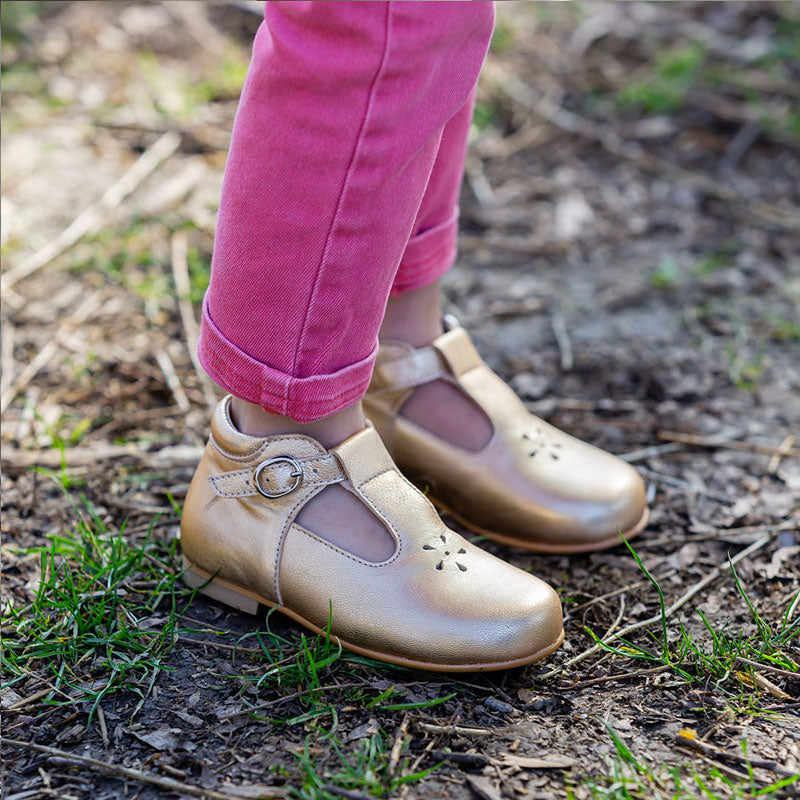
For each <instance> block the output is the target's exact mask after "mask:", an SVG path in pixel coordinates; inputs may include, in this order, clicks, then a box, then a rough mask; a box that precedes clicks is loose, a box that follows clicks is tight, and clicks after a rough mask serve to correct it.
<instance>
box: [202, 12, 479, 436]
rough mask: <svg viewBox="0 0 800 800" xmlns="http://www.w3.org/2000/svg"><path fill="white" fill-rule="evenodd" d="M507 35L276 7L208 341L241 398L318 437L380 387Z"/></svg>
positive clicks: (233, 181) (220, 246)
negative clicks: (416, 258)
mask: <svg viewBox="0 0 800 800" xmlns="http://www.w3.org/2000/svg"><path fill="white" fill-rule="evenodd" d="M492 22H493V9H492V6H491V4H490V3H475V2H471V3H451V2H441V3H431V2H426V3H407V2H400V3H380V2H362V3H294V2H290V3H281V2H271V3H268V4H267V6H266V21H265V24H264V25H262V27H261V29H260V30H259V32H258V35H257V37H256V41H255V45H254V51H253V60H252V63H251V66H250V70H249V73H248V77H247V81H246V83H245V87H244V91H243V93H242V99H241V103H240V107H239V111H238V114H237V119H236V124H235V127H234V132H233V138H232V142H231V149H230V154H229V159H228V166H227V169H226V175H225V184H224V188H223V196H222V201H221V206H220V215H219V224H218V229H217V237H216V243H215V251H214V259H213V266H212V275H211V285H210V287H209V290H208V293H207V295H206V299H205V304H204V315H203V329H202V335H201V341H200V357H201V360H202V362H203V364H204V366H205V367H206V369H207V370H208V372H209V373H210V374H211V376H212V377H213V378H214V379H215V380H216V381H217V382H218V383H220V384H221V385H222V386H223V387H225V388H226V389H228V390H229V391H230V392H231V393H232V394H234V395H235V396H236V397H238V398H240V399H242V400H245V401H248V402H249V403H251V404H253V405H255V406H258V407H260V408H261V409H264V410H265V411H267V412H270V413H272V414H274V415H281V416H285V417H290V418H291V419H292V420H294V421H295V422H299V423H306V422H311V421H314V420H319V419H321V418H324V417H328V416H330V415H331V414H334V413H335V412H339V411H341V410H342V409H345V408H347V407H348V406H351V405H353V404H354V403H356V402H357V401H358V400H359V398H360V397H361V395H362V394H363V392H364V391H365V390H366V388H367V385H368V383H369V379H370V374H371V370H372V366H373V363H374V359H375V356H376V350H377V348H376V340H377V332H378V328H379V326H380V323H381V319H382V317H383V313H384V308H385V303H386V299H387V297H388V295H389V291H390V288H391V286H392V281H393V278H394V276H395V273H396V272H397V268H398V264H399V263H400V260H401V257H402V255H403V252H404V250H405V248H406V244H407V242H408V240H409V237H410V236H411V234H412V232H413V231H414V226H415V220H416V219H417V212H418V209H419V208H420V203H421V201H422V198H423V194H424V192H425V187H426V186H427V184H428V179H429V177H430V174H431V169H432V168H433V166H434V162H435V159H436V154H437V152H438V151H439V146H440V139H441V137H442V129H443V127H444V126H445V124H446V123H447V122H448V121H449V120H450V119H451V118H452V117H453V116H454V115H455V114H456V113H457V112H458V111H459V109H461V108H463V107H464V105H465V103H466V102H467V100H468V98H469V97H470V95H471V93H472V91H473V87H474V84H475V81H476V79H477V75H478V71H479V69H480V66H481V63H482V61H483V58H484V55H485V52H486V49H487V46H488V40H489V36H490V34H491V28H492ZM423 235H424V234H423Z"/></svg>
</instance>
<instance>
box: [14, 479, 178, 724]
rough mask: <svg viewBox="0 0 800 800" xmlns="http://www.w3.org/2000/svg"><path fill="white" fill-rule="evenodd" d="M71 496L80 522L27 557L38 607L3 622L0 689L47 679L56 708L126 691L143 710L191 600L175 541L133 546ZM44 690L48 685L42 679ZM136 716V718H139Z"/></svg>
mask: <svg viewBox="0 0 800 800" xmlns="http://www.w3.org/2000/svg"><path fill="white" fill-rule="evenodd" d="M65 494H67V497H68V498H69V501H70V504H71V505H72V509H73V512H74V513H75V516H76V518H77V522H76V523H75V524H74V526H73V528H72V529H71V530H69V531H65V532H63V533H59V534H55V535H51V536H49V537H48V538H49V543H48V544H46V545H43V546H41V547H35V548H31V549H29V550H26V551H25V552H26V553H38V554H39V555H40V558H41V578H40V581H39V586H38V589H37V591H36V595H35V597H34V598H33V600H32V601H31V602H30V603H28V604H26V605H23V606H19V607H15V606H14V605H13V601H11V602H10V603H9V606H8V608H7V610H6V612H5V613H4V615H3V619H2V623H3V634H4V635H3V643H2V645H3V647H2V655H1V658H2V666H3V674H4V676H5V677H8V678H10V680H8V681H7V682H5V683H4V684H3V685H4V686H12V685H14V684H16V683H17V682H19V681H21V680H23V679H25V678H28V677H30V676H32V675H36V676H42V675H44V676H46V680H47V681H49V683H48V684H47V685H49V686H50V687H51V689H52V691H51V692H50V693H49V694H48V695H47V697H46V698H45V702H46V703H49V704H52V705H77V704H84V703H87V702H88V703H90V710H89V723H91V720H92V717H93V716H94V713H95V711H96V709H97V707H98V705H99V704H100V703H101V702H102V701H103V700H104V699H106V698H108V697H109V696H110V695H112V694H113V693H115V692H117V691H120V690H122V689H125V690H127V691H131V692H133V693H134V694H136V695H138V696H139V698H140V700H139V703H138V705H137V708H136V711H138V708H139V707H141V705H142V703H143V702H144V700H145V698H146V697H147V695H148V694H149V692H150V690H151V689H152V686H153V683H154V681H155V679H156V677H157V675H158V672H159V670H161V669H163V668H164V659H165V657H166V656H167V654H168V653H169V652H170V650H171V649H172V647H173V645H174V643H175V639H176V635H177V624H178V605H179V604H181V605H182V606H185V605H187V603H188V602H189V601H190V600H191V596H192V595H191V593H190V592H189V591H188V590H187V589H184V588H183V587H182V584H180V583H178V578H179V575H180V571H179V569H178V568H177V554H176V542H175V541H173V542H172V543H170V544H165V543H162V542H159V541H156V540H155V539H154V537H153V536H152V530H153V529H152V526H151V528H150V531H149V532H148V534H147V536H146V537H145V538H144V539H143V540H142V541H139V542H132V541H129V539H128V538H127V537H126V535H125V524H124V523H123V524H122V525H121V526H120V528H119V530H116V531H115V530H111V529H109V527H108V526H107V525H106V524H105V523H104V522H103V520H102V519H101V518H100V517H99V516H98V514H97V513H96V512H95V510H94V508H93V507H92V505H91V503H90V502H89V501H88V500H87V499H86V498H85V497H84V496H83V495H81V496H80V502H81V505H78V504H77V503H76V502H75V501H74V500H73V499H72V497H70V495H69V494H68V493H67V492H65ZM43 683H44V680H43ZM134 713H136V712H135V711H134Z"/></svg>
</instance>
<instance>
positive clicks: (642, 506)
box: [364, 326, 649, 553]
mask: <svg viewBox="0 0 800 800" xmlns="http://www.w3.org/2000/svg"><path fill="white" fill-rule="evenodd" d="M437 379H438V380H444V381H447V382H449V383H451V384H453V385H455V386H456V387H458V388H459V389H460V390H461V391H463V392H464V393H465V394H466V395H467V396H468V397H469V398H471V399H472V400H473V401H474V402H475V403H477V405H478V406H479V407H480V408H481V409H482V410H483V412H484V413H485V414H486V415H487V417H488V419H489V421H490V423H491V425H492V428H493V432H492V436H491V439H490V440H489V442H488V444H487V445H486V446H485V447H484V448H482V449H481V450H478V451H472V450H467V449H465V448H462V447H458V446H456V445H454V444H451V443H450V442H448V441H446V440H444V439H442V438H440V437H439V436H437V435H436V434H435V433H432V432H430V431H428V430H426V429H425V428H423V427H421V426H420V425H417V424H415V423H413V422H411V421H410V420H408V419H406V418H405V417H403V416H402V413H401V411H402V407H403V404H404V403H405V402H406V400H407V399H408V398H409V397H411V395H412V394H413V392H414V389H415V388H416V387H417V386H420V385H422V384H424V383H427V382H429V381H432V380H437ZM364 411H365V413H366V415H367V417H368V418H369V419H370V420H371V421H372V423H373V425H374V426H375V428H376V429H377V430H378V432H379V433H380V435H381V438H382V439H383V441H384V443H385V444H386V446H387V448H388V449H389V452H390V453H391V455H392V457H393V458H394V460H395V463H396V464H397V465H398V467H399V468H400V469H401V470H402V471H403V473H404V474H405V475H406V476H407V477H408V478H410V479H411V480H412V481H413V482H414V483H416V484H417V485H418V486H420V487H423V488H426V487H427V489H428V497H429V498H430V499H431V500H432V501H433V503H434V504H435V505H436V506H438V507H439V508H441V509H443V510H445V511H447V512H448V513H449V514H450V515H451V516H453V517H454V518H455V519H457V520H458V521H459V522H461V523H463V524H464V525H465V526H467V527H468V528H471V529H472V530H474V531H476V532H477V533H480V534H483V535H485V536H488V537H490V538H492V539H496V540H497V541H499V542H502V543H503V544H507V545H512V546H514V547H519V548H522V549H525V550H534V551H538V552H544V553H580V552H584V551H589V550H598V549H602V548H604V547H612V546H614V545H617V544H620V542H621V540H620V537H619V533H618V531H621V532H622V533H623V534H624V535H625V537H626V538H631V537H633V536H635V535H636V534H637V533H639V532H640V531H641V530H642V529H643V528H644V527H645V525H646V524H647V520H648V516H649V512H648V509H647V504H646V500H645V488H644V483H643V481H642V479H641V478H640V477H639V475H638V473H637V472H636V471H635V470H634V469H633V468H632V467H631V466H630V465H629V464H626V463H625V462H624V461H622V460H620V459H619V458H617V457H616V456H613V455H611V454H610V453H606V452H604V451H602V450H599V449H598V448H596V447H593V446H591V445H589V444H586V443H585V442H581V441H580V440H578V439H575V438H574V437H572V436H569V435H568V434H566V433H564V432H562V431H560V430H558V429H557V428H554V427H553V426H552V425H549V424H547V423H546V422H544V421H543V420H541V419H539V418H538V417H535V416H533V415H532V414H531V413H530V412H529V411H528V410H527V409H526V408H525V405H524V404H523V403H522V401H521V400H520V399H519V398H518V397H517V396H516V395H515V394H514V392H513V391H512V390H511V389H510V388H509V387H508V386H507V385H506V384H505V383H504V382H503V381H502V380H501V379H500V378H499V377H498V376H497V375H495V373H494V372H492V371H491V370H490V369H489V367H487V366H486V364H485V363H484V362H483V360H482V359H481V357H480V356H479V355H478V353H477V352H476V350H475V348H474V347H473V345H472V342H471V341H470V338H469V335H468V334H467V332H466V331H465V330H464V329H463V328H461V327H457V326H456V327H451V329H450V330H448V331H447V332H446V333H444V334H442V335H441V336H440V337H438V338H437V339H436V340H435V341H434V342H433V343H432V344H431V345H429V346H428V347H423V348H419V349H415V348H413V347H412V346H411V345H408V344H405V343H404V342H397V341H384V342H382V343H381V346H380V351H379V355H378V360H377V363H376V366H375V371H374V373H373V377H372V382H371V384H370V388H369V391H368V393H367V396H366V397H365V398H364Z"/></svg>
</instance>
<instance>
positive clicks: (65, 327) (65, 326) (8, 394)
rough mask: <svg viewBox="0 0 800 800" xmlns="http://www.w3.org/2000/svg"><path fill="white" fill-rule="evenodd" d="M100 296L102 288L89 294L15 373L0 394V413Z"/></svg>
mask: <svg viewBox="0 0 800 800" xmlns="http://www.w3.org/2000/svg"><path fill="white" fill-rule="evenodd" d="M102 297H103V291H102V289H101V290H98V291H96V292H95V293H94V294H91V295H89V297H87V298H86V299H85V300H84V301H83V302H82V303H81V304H80V305H79V306H78V307H77V308H76V309H75V311H74V312H73V313H72V314H70V315H69V316H68V317H67V318H66V319H65V320H64V321H63V322H62V323H61V325H60V327H59V328H58V330H57V331H56V332H55V334H54V335H53V338H52V339H51V340H50V341H49V342H48V343H47V344H46V345H45V346H44V347H43V348H42V349H41V350H40V351H39V352H38V353H37V354H36V356H35V357H34V358H33V360H32V361H31V362H30V363H29V364H28V365H27V366H26V367H25V369H24V370H22V372H20V374H19V375H17V377H16V378H15V379H14V381H12V383H11V385H10V386H9V387H8V389H6V391H5V392H3V394H2V396H0V413H2V412H4V411H5V410H6V409H7V408H8V407H9V406H10V405H11V403H12V402H14V398H15V397H16V396H17V395H18V394H19V393H20V392H21V391H22V390H23V389H24V388H25V387H26V386H27V385H28V384H29V383H30V381H31V380H33V378H34V377H35V376H36V374H37V373H38V372H39V370H40V369H42V368H43V367H45V366H46V365H47V364H48V363H49V362H50V360H51V359H52V358H53V356H55V354H56V353H57V352H58V349H59V347H60V343H59V339H60V338H61V337H62V336H65V335H66V334H69V333H70V332H72V331H73V330H75V328H77V327H78V326H79V325H81V324H83V323H84V322H85V321H86V319H88V317H89V316H91V315H92V314H93V313H94V312H95V311H96V310H97V309H98V308H99V307H100V302H101V300H102Z"/></svg>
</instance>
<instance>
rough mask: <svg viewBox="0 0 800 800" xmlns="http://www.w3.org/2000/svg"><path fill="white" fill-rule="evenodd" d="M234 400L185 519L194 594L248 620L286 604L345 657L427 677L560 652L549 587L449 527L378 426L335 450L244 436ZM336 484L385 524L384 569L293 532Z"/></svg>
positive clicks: (217, 422)
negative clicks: (390, 549) (424, 672)
mask: <svg viewBox="0 0 800 800" xmlns="http://www.w3.org/2000/svg"><path fill="white" fill-rule="evenodd" d="M229 399H230V398H229V397H228V398H225V399H224V400H223V401H222V402H221V403H220V405H219V406H218V408H217V409H216V411H215V413H214V415H213V419H212V425H211V437H210V439H209V442H208V445H207V447H206V450H205V453H204V455H203V458H202V460H201V462H200V465H199V466H198V468H197V472H196V473H195V476H194V478H193V480H192V483H191V486H190V488H189V494H188V496H187V498H186V503H185V505H184V510H183V517H182V519H181V548H182V550H183V556H184V560H185V566H186V572H185V573H184V579H185V580H186V582H187V583H188V584H189V585H190V586H194V587H200V591H201V592H203V593H204V594H206V595H209V596H210V597H212V598H215V599H217V600H220V601H222V602H224V603H227V604H229V605H231V606H233V607H235V608H238V609H240V610H242V611H247V612H250V613H253V614H255V613H257V612H258V611H259V609H260V607H262V606H267V607H269V606H277V608H278V610H280V611H281V612H283V613H284V614H286V615H288V616H289V617H291V618H292V619H294V620H296V621H297V622H299V623H300V624H301V625H304V626H305V627H306V628H309V629H310V630H312V631H315V632H320V631H322V630H324V629H326V626H327V625H328V620H329V616H330V619H331V632H332V634H333V635H334V637H335V638H336V639H338V640H339V641H340V642H341V644H342V646H343V647H346V648H348V649H350V650H354V651H355V652H357V653H361V654H363V655H366V656H370V657H371V658H376V659H379V660H381V661H389V662H392V663H394V664H401V665H403V666H407V667H418V668H420V669H429V670H437V671H452V672H467V671H476V670H496V669H504V668H507V667H516V666H520V665H522V664H528V663H530V662H531V661H536V660H537V659H540V658H542V657H544V656H546V655H547V654H548V653H550V652H552V651H553V650H555V649H556V647H558V645H559V644H560V643H561V642H562V640H563V638H564V631H563V629H562V621H561V603H560V601H559V599H558V596H557V595H556V593H555V592H554V591H553V590H552V589H551V588H550V586H548V585H547V584H546V583H545V582H544V581H541V580H539V579H538V578H535V577H534V576H532V575H530V574H528V573H526V572H523V571H522V570H519V569H517V568H516V567H512V566H511V565H509V564H506V563H505V562H504V561H501V560H500V559H498V558H495V557H494V556H492V555H490V554H489V553H486V552H485V551H483V550H481V549H480V548H478V547H475V546H474V545H472V544H470V543H469V542H468V541H466V540H465V539H463V538H462V537H461V536H459V535H458V534H457V533H455V532H454V531H451V530H450V529H449V528H447V527H446V526H445V525H444V523H442V521H441V520H440V518H439V515H438V514H437V512H436V510H435V509H434V507H433V506H432V505H431V504H430V502H428V500H427V499H426V498H425V497H424V496H423V495H422V493H421V492H420V491H419V490H418V489H417V488H416V487H414V486H413V485H412V484H411V483H409V482H408V480H406V478H404V477H403V476H402V475H401V474H400V472H399V471H398V469H397V467H396V466H395V464H394V462H393V461H392V459H391V457H390V456H389V454H388V452H387V451H386V448H385V447H384V446H383V443H382V442H381V439H380V437H379V436H378V434H377V432H376V431H375V430H374V428H372V427H368V428H365V429H364V430H362V431H360V432H359V433H356V434H355V435H354V436H351V437H350V438H349V439H346V440H345V441H343V442H342V443H341V444H339V445H338V446H336V447H334V448H331V449H330V450H326V449H325V448H324V447H323V446H322V445H321V444H320V443H319V442H317V441H316V440H314V439H312V438H310V437H308V436H294V435H292V436H288V435H278V436H268V437H265V438H258V437H253V436H245V435H244V434H241V433H239V432H238V431H237V430H236V429H235V428H234V426H233V423H232V422H231V419H230V415H229V411H228V403H229ZM332 484H338V485H340V486H342V487H343V488H345V489H347V490H349V491H350V492H353V493H354V494H355V496H356V497H358V498H359V499H360V500H361V502H363V503H364V504H366V505H367V506H368V507H369V509H370V510H371V511H372V513H373V514H374V515H375V516H376V517H377V518H378V520H380V521H381V522H382V523H383V524H384V525H385V527H386V531H387V533H388V534H389V535H390V536H391V538H392V539H393V540H394V545H395V549H394V553H393V554H392V555H391V556H390V557H389V558H387V559H386V560H385V561H382V562H380V563H375V562H371V561H366V560H364V559H363V558H360V557H358V556H357V555H354V554H353V553H351V552H348V551H347V550H344V549H342V548H341V547H337V546H336V545H334V544H332V543H331V542H329V541H327V540H326V539H324V538H323V537H321V536H318V535H316V534H315V533H312V532H311V531H309V530H306V529H305V528H303V527H302V526H301V525H299V524H298V523H297V522H296V521H295V520H296V517H297V515H298V513H299V512H300V510H301V509H302V507H303V505H304V504H305V503H307V502H308V501H309V500H310V499H311V498H312V497H314V496H315V495H317V494H318V493H319V492H321V491H322V490H323V489H324V488H325V487H326V486H330V485H332ZM321 499H322V498H321Z"/></svg>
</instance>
